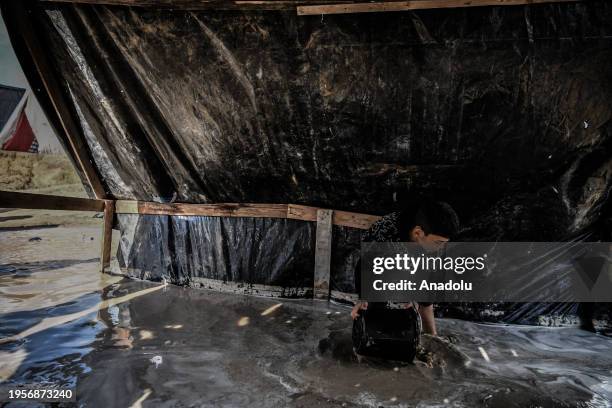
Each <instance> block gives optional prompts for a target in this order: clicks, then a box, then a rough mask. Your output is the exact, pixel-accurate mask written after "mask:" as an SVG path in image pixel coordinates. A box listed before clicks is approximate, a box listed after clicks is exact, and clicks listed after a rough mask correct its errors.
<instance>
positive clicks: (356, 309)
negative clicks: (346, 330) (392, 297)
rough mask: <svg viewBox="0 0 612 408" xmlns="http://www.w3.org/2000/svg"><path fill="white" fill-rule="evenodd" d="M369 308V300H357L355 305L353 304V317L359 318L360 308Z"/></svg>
mask: <svg viewBox="0 0 612 408" xmlns="http://www.w3.org/2000/svg"><path fill="white" fill-rule="evenodd" d="M367 308H368V302H357V303H356V304H355V306H353V310H351V317H352V318H353V320H355V319H357V316H359V311H360V310H366V309H367Z"/></svg>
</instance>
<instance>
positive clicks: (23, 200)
mask: <svg viewBox="0 0 612 408" xmlns="http://www.w3.org/2000/svg"><path fill="white" fill-rule="evenodd" d="M0 208H24V209H33V210H69V211H95V212H101V211H104V201H102V200H93V199H89V198H77V197H61V196H53V195H46V194H30V193H18V192H15V191H0Z"/></svg>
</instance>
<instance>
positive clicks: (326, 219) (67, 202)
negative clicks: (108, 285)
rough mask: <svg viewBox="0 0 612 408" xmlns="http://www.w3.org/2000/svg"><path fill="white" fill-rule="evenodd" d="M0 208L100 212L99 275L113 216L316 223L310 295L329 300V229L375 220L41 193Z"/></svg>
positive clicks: (9, 195) (284, 207) (297, 209)
mask: <svg viewBox="0 0 612 408" xmlns="http://www.w3.org/2000/svg"><path fill="white" fill-rule="evenodd" d="M0 208H24V209H46V210H69V211H95V212H104V219H103V223H102V243H101V248H100V271H101V272H105V271H106V270H107V269H108V268H109V267H110V260H111V243H112V236H113V220H114V217H115V214H143V215H147V214H149V215H173V216H181V215H192V216H209V217H254V218H281V219H282V218H285V219H293V220H300V221H308V222H316V223H317V230H316V245H315V269H314V271H313V273H314V276H313V279H314V280H313V281H314V286H313V288H312V293H313V296H314V297H316V298H325V299H329V298H330V296H331V292H330V284H329V281H330V268H331V246H332V239H333V228H332V225H339V226H344V227H350V228H358V229H367V228H368V227H369V226H370V225H371V224H372V223H373V222H375V221H376V220H378V219H380V217H378V216H375V215H368V214H360V213H354V212H348V211H334V210H330V209H322V208H317V207H309V206H305V205H294V204H185V203H167V204H166V203H154V202H144V201H129V200H117V201H115V200H97V199H89V198H77V197H61V196H53V195H45V194H31V193H20V192H14V191H0Z"/></svg>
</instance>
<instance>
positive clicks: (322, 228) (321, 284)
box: [313, 210, 333, 299]
mask: <svg viewBox="0 0 612 408" xmlns="http://www.w3.org/2000/svg"><path fill="white" fill-rule="evenodd" d="M332 218H333V210H317V232H316V242H315V269H314V281H313V282H314V285H313V297H314V298H316V299H329V295H330V284H329V280H330V274H331V250H332Z"/></svg>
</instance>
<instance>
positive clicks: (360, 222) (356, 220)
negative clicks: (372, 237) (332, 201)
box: [332, 211, 381, 229]
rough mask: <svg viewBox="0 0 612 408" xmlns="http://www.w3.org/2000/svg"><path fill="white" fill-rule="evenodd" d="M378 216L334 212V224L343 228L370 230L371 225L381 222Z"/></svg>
mask: <svg viewBox="0 0 612 408" xmlns="http://www.w3.org/2000/svg"><path fill="white" fill-rule="evenodd" d="M380 218H381V217H380V216H378V215H370V214H361V213H354V212H348V211H334V218H333V221H332V222H333V224H334V225H339V226H342V227H352V228H359V229H368V228H370V225H372V224H374V223H375V222H376V221H378V220H380Z"/></svg>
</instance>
